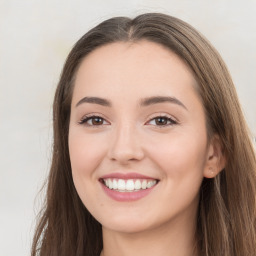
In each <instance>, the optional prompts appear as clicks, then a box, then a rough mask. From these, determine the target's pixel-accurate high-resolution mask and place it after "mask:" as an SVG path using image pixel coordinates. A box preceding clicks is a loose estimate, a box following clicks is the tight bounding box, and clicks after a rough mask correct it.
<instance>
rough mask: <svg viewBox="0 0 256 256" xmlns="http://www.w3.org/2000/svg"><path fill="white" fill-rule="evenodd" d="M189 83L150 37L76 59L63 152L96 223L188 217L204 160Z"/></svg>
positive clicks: (126, 224) (203, 137)
mask: <svg viewBox="0 0 256 256" xmlns="http://www.w3.org/2000/svg"><path fill="white" fill-rule="evenodd" d="M195 87H196V81H195V79H194V78H193V75H192V73H191V71H190V70H189V68H188V67H187V66H186V65H185V64H184V63H183V61H181V60H180V58H179V57H177V56H176V55H175V54H174V53H172V52H171V51H170V50H168V49H166V48H164V47H163V46H161V45H159V44H156V43H152V42H147V41H140V42H136V43H124V42H118V43H112V44H109V45H106V46H103V47H101V48H98V49H96V50H95V51H93V52H92V53H91V54H89V55H88V56H87V57H86V58H85V59H84V60H83V62H82V64H81V66H80V68H79V70H78V73H77V76H76V80H75V87H74V92H73V98H72V105H71V118H70V127H69V138H68V139H69V152H70V160H71V166H72V174H73V180H74V184H75V187H76V189H77V192H78V194H79V196H80V198H81V200H82V201H83V203H84V205H85V206H86V207H87V209H88V210H89V211H90V212H91V214H92V215H93V216H94V217H95V218H96V219H97V220H98V221H99V222H100V223H101V224H102V225H103V228H105V229H111V230H112V231H113V230H114V231H119V232H139V231H145V230H149V229H152V228H157V227H161V226H165V227H167V226H169V225H173V224H174V223H180V224H181V225H191V224H190V223H191V222H192V223H193V222H194V221H195V218H196V212H197V207H198V198H199V189H200V185H201V182H202V179H203V177H204V176H206V173H207V172H208V167H209V166H208V160H209V158H211V157H209V154H210V151H211V150H210V149H211V146H208V144H207V131H206V123H205V122H206V120H205V115H204V110H203V106H202V103H201V102H200V99H199V97H198V95H197V93H196V90H195ZM191 220H192V221H191Z"/></svg>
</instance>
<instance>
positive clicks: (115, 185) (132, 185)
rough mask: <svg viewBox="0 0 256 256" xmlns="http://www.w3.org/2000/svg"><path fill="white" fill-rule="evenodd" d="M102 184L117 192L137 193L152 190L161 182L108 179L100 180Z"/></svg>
mask: <svg viewBox="0 0 256 256" xmlns="http://www.w3.org/2000/svg"><path fill="white" fill-rule="evenodd" d="M100 182H101V183H102V184H103V185H104V186H105V187H107V188H109V189H111V190H114V191H117V192H137V191H142V190H147V189H149V188H152V187H153V186H155V185H156V184H157V183H158V182H159V180H154V179H117V178H116V179H115V178H106V179H100Z"/></svg>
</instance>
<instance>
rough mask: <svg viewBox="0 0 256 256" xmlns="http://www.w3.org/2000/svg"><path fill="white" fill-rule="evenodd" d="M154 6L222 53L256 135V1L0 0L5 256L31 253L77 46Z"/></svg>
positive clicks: (0, 195) (0, 223)
mask: <svg viewBox="0 0 256 256" xmlns="http://www.w3.org/2000/svg"><path fill="white" fill-rule="evenodd" d="M152 11H157V12H164V13H168V14H171V15H174V16H177V17H179V18H181V19H184V20H185V21H187V22H189V23H190V24H192V25H193V26H195V27H196V28H197V29H198V30H199V31H201V32H202V33H203V34H204V35H205V36H206V37H207V38H208V39H209V40H210V41H211V42H212V43H213V45H214V46H215V47H216V48H217V49H218V50H219V52H220V53H221V55H222V56H223V58H224V60H225V61H226V63H227V65H228V67H229V70H230V72H231V75H232V77H233V79H234V82H235V84H236V87H237V91H238V94H239V97H240V100H241V103H242V106H243V109H244V112H245V115H246V118H247V120H248V123H249V126H250V128H251V130H252V133H253V134H254V136H255V135H256V101H255V96H256V85H255V82H256V46H255V42H256V15H255V13H256V0H222V1H221V0H215V1H210V0H193V1H186V0H166V1H164V0H155V1H153V0H151V1H150V0H145V1H136V0H129V1H120V0H91V1H88V0H87V1H86V0H83V1H82V0H77V1H74V0H73V1H72V0H59V1H57V0H41V1H39V0H31V1H29V0H22V1H21V0H6V1H5V0H0V156H1V161H0V255H2V256H16V255H17V256H18V255H29V250H30V246H31V239H32V236H33V230H34V224H35V221H34V220H35V213H36V212H37V211H38V210H39V209H40V204H41V201H42V196H38V197H37V198H36V195H37V193H38V191H39V189H40V187H41V185H42V183H43V180H44V179H45V177H46V175H47V172H48V169H49V166H50V158H51V139H52V131H51V125H52V121H51V106H52V100H53V94H54V90H55V86H56V84H57V81H58V78H59V74H60V71H61V68H62V65H63V63H64V60H65V58H66V56H67V54H68V52H69V51H70V49H71V47H72V45H73V44H74V43H75V42H76V41H77V40H78V39H79V38H80V37H81V36H82V35H83V34H84V33H85V32H86V31H87V30H88V29H89V28H91V27H93V26H94V25H96V24H98V23H99V22H100V21H103V20H105V19H106V18H110V17H112V16H120V15H125V16H127V15H128V16H131V17H134V16H136V15H138V14H140V13H143V12H152Z"/></svg>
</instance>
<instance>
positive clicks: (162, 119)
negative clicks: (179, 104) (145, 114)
mask: <svg viewBox="0 0 256 256" xmlns="http://www.w3.org/2000/svg"><path fill="white" fill-rule="evenodd" d="M147 124H149V125H154V126H171V125H174V124H177V122H176V121H174V120H173V119H171V118H170V117H167V116H157V117H155V118H153V119H151V120H150V121H149V122H148V123H147Z"/></svg>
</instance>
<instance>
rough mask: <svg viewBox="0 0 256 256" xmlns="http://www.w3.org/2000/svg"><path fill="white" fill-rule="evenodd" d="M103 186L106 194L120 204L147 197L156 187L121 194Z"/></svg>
mask: <svg viewBox="0 0 256 256" xmlns="http://www.w3.org/2000/svg"><path fill="white" fill-rule="evenodd" d="M101 186H102V188H103V190H104V191H105V193H106V194H107V195H108V196H109V197H111V198H112V199H114V200H116V201H119V202H128V201H136V200H139V199H141V198H143V197H145V196H147V195H148V194H149V193H150V192H151V191H152V190H153V189H154V188H155V186H156V185H154V186H153V187H151V188H147V189H143V190H139V191H134V192H119V191H116V190H113V189H109V188H108V187H106V186H105V185H104V184H102V183H101Z"/></svg>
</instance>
